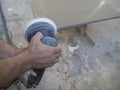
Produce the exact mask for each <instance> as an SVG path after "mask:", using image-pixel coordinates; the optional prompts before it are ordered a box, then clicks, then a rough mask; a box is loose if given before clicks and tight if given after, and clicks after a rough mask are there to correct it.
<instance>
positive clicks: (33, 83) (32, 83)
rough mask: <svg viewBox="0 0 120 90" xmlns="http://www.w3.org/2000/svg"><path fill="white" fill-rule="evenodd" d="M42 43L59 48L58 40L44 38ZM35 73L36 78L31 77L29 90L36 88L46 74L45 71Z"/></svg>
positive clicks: (37, 70)
mask: <svg viewBox="0 0 120 90" xmlns="http://www.w3.org/2000/svg"><path fill="white" fill-rule="evenodd" d="M41 42H42V43H43V44H46V45H49V46H53V47H56V46H57V41H56V39H55V38H52V37H48V36H46V37H42V38H41ZM33 71H34V72H35V73H36V76H34V75H32V74H30V75H29V77H28V83H27V88H32V87H36V86H37V85H38V84H39V83H40V81H41V79H42V76H43V74H44V72H45V69H33Z"/></svg>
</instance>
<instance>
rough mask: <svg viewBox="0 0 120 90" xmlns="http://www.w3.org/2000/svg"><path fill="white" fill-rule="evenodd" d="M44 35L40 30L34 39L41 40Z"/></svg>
mask: <svg viewBox="0 0 120 90" xmlns="http://www.w3.org/2000/svg"><path fill="white" fill-rule="evenodd" d="M42 37H43V35H42V33H40V32H38V33H36V34H35V35H34V36H33V39H34V40H36V41H38V42H40V39H41V38H42Z"/></svg>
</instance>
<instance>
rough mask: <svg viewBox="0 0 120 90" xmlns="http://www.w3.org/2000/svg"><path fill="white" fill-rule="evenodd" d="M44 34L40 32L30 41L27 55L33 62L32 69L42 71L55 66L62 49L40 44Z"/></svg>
mask: <svg viewBox="0 0 120 90" xmlns="http://www.w3.org/2000/svg"><path fill="white" fill-rule="evenodd" d="M41 38H42V34H41V33H40V32H39V33H37V34H36V35H35V36H33V38H32V39H31V41H30V44H29V46H28V48H27V55H28V57H29V60H30V62H31V68H36V69H41V68H46V67H50V66H53V65H54V64H55V63H57V62H58V61H59V59H58V58H59V57H60V55H61V48H60V47H51V46H48V45H45V44H43V43H42V42H40V39H41Z"/></svg>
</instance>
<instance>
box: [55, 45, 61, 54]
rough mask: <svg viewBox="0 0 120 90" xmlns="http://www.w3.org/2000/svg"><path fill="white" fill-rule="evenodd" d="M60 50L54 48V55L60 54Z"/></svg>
mask: <svg viewBox="0 0 120 90" xmlns="http://www.w3.org/2000/svg"><path fill="white" fill-rule="evenodd" d="M61 51H62V50H61V48H60V47H55V48H54V54H58V53H61Z"/></svg>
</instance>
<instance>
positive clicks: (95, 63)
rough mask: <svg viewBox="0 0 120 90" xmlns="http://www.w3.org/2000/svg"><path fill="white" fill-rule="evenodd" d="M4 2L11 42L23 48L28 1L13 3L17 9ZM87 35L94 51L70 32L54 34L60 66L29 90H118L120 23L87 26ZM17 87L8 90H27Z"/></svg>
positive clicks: (48, 71) (80, 38) (30, 13)
mask: <svg viewBox="0 0 120 90" xmlns="http://www.w3.org/2000/svg"><path fill="white" fill-rule="evenodd" d="M7 1H8V0H2V4H3V5H4V6H3V7H4V13H5V16H6V19H7V25H8V28H9V30H10V31H11V32H13V42H14V43H15V44H16V45H17V46H18V47H25V46H27V42H26V41H25V39H24V33H23V30H24V27H25V24H26V23H27V22H28V21H29V20H31V19H32V18H33V16H32V12H31V10H30V6H29V1H28V0H17V1H16V0H15V1H16V4H17V5H16V4H15V5H13V3H12V2H13V1H14V0H11V3H10V2H9V3H7V4H6V2H7ZM18 4H19V5H18ZM12 7H14V8H12ZM23 8H24V9H23ZM21 11H22V12H21ZM87 31H88V33H89V35H90V36H91V38H92V39H93V40H94V41H95V43H96V45H95V46H94V47H91V46H90V45H89V43H88V42H87V41H86V39H84V38H83V37H81V36H80V35H79V33H78V32H77V31H75V30H73V29H71V30H64V31H60V32H59V33H58V34H57V41H58V44H59V46H60V47H62V50H63V51H62V56H61V58H60V62H59V63H58V64H56V65H55V66H53V67H51V68H48V69H47V70H46V72H45V74H44V77H43V79H42V81H41V83H40V85H39V86H38V87H37V88H35V89H31V90H120V39H119V38H120V19H116V20H111V21H106V22H101V23H96V24H90V25H88V28H87ZM20 85H21V84H19V85H17V86H16V87H15V86H13V87H11V88H9V89H8V90H27V89H26V88H25V87H23V86H22V85H21V86H20Z"/></svg>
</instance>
